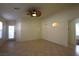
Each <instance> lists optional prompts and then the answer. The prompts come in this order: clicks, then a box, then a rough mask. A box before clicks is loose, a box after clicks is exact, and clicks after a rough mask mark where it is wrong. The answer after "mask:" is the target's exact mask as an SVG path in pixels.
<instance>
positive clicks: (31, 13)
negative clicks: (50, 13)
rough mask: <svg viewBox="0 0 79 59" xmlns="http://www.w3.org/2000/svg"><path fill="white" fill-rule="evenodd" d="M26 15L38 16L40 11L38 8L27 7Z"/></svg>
mask: <svg viewBox="0 0 79 59" xmlns="http://www.w3.org/2000/svg"><path fill="white" fill-rule="evenodd" d="M27 15H30V16H32V17H39V16H41V12H40V11H39V10H38V9H29V10H28V13H27Z"/></svg>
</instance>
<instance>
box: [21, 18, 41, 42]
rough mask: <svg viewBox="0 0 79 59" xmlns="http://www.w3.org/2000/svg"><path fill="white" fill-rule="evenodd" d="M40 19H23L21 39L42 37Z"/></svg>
mask: <svg viewBox="0 0 79 59" xmlns="http://www.w3.org/2000/svg"><path fill="white" fill-rule="evenodd" d="M40 33H41V32H40V19H39V18H37V17H23V18H22V19H21V41H26V40H35V39H40Z"/></svg>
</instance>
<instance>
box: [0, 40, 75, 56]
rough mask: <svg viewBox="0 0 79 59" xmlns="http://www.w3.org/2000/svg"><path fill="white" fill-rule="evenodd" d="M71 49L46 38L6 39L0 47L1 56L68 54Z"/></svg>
mask: <svg viewBox="0 0 79 59" xmlns="http://www.w3.org/2000/svg"><path fill="white" fill-rule="evenodd" d="M71 52H72V50H70V49H68V48H66V47H63V46H61V45H58V44H55V43H52V42H49V41H47V40H41V39H40V40H30V41H26V42H15V41H14V42H13V41H8V42H6V44H5V45H4V46H3V47H2V48H1V50H0V55H1V56H68V55H73V53H71Z"/></svg>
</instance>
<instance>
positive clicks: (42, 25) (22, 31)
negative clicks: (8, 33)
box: [16, 8, 79, 46]
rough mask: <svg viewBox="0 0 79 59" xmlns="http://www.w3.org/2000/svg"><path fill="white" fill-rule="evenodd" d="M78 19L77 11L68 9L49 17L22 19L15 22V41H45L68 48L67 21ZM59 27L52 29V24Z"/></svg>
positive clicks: (78, 10) (78, 13)
mask: <svg viewBox="0 0 79 59" xmlns="http://www.w3.org/2000/svg"><path fill="white" fill-rule="evenodd" d="M76 17H79V9H76V8H74V9H69V10H64V11H60V12H57V13H56V14H51V15H50V16H49V17H47V16H46V17H43V18H40V17H26V16H25V17H23V18H22V19H20V20H18V21H16V22H17V41H27V40H35V39H46V40H48V41H51V42H55V43H57V44H60V45H63V46H68V21H69V20H72V19H74V18H76ZM55 21H57V22H58V23H59V26H58V27H57V28H56V29H54V28H53V27H52V23H53V22H55ZM18 34H19V35H18Z"/></svg>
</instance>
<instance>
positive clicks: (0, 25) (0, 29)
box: [0, 21, 3, 39]
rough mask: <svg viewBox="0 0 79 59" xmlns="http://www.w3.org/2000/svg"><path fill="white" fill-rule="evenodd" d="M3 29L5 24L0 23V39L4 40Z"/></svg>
mask: <svg viewBox="0 0 79 59" xmlns="http://www.w3.org/2000/svg"><path fill="white" fill-rule="evenodd" d="M2 28H3V23H2V22H1V21H0V39H2Z"/></svg>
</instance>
